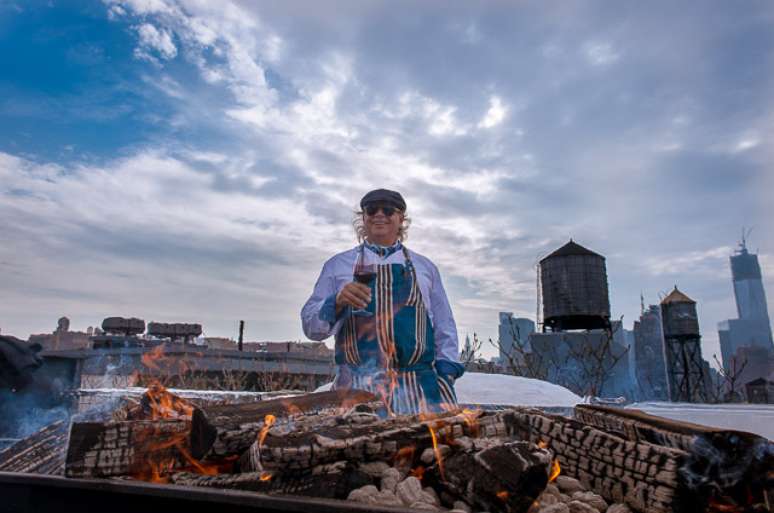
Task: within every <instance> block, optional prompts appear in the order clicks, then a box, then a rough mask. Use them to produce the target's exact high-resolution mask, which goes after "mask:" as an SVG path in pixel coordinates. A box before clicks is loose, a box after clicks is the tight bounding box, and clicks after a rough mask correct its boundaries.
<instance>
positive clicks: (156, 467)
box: [134, 382, 233, 483]
mask: <svg viewBox="0 0 774 513" xmlns="http://www.w3.org/2000/svg"><path fill="white" fill-rule="evenodd" d="M143 400H144V401H147V409H149V410H150V411H149V417H150V419H151V420H190V418H191V415H192V414H193V406H192V405H191V404H190V403H189V402H188V401H186V400H185V399H182V398H180V397H178V396H176V395H174V394H172V393H170V392H169V391H168V390H167V389H166V388H164V387H163V386H162V385H161V384H160V383H158V382H154V383H153V384H151V386H150V387H149V388H148V390H147V391H146V392H145V395H144V396H143ZM137 443H140V444H143V445H145V447H146V449H145V450H144V451H142V452H143V454H148V457H147V459H146V460H144V461H142V462H140V467H142V469H141V470H139V471H138V472H137V473H136V474H135V475H134V477H136V478H137V479H142V480H144V481H150V482H153V483H167V482H169V477H168V474H169V473H170V472H172V470H173V469H175V468H178V467H180V466H181V463H184V464H186V465H187V467H188V468H189V469H190V470H191V471H193V472H196V473H198V474H206V475H215V474H217V473H218V471H219V466H218V465H215V464H203V463H201V462H200V461H198V460H197V459H196V458H194V457H193V456H191V453H190V451H189V450H188V432H187V431H181V432H179V433H169V432H164V430H162V428H161V427H159V426H157V427H155V428H154V429H152V430H151V431H149V432H148V433H144V434H143V436H142V438H141V439H139V440H137ZM170 449H175V450H174V451H170ZM231 463H233V462H231Z"/></svg>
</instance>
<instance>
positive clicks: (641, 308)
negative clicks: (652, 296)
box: [640, 291, 645, 315]
mask: <svg viewBox="0 0 774 513" xmlns="http://www.w3.org/2000/svg"><path fill="white" fill-rule="evenodd" d="M644 313H645V296H643V295H642V291H640V315H642V314H644Z"/></svg>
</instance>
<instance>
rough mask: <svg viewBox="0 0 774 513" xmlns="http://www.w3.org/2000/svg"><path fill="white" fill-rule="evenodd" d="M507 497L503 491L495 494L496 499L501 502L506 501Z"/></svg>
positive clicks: (507, 494) (506, 493)
mask: <svg viewBox="0 0 774 513" xmlns="http://www.w3.org/2000/svg"><path fill="white" fill-rule="evenodd" d="M509 496H510V494H509V493H508V492H507V491H505V490H500V491H499V492H497V498H498V499H500V500H501V501H507V500H508V497H509Z"/></svg>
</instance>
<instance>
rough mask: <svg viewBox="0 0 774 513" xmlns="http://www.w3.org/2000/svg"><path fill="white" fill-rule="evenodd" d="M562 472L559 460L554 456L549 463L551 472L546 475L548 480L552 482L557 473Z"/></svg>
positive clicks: (557, 475)
mask: <svg viewBox="0 0 774 513" xmlns="http://www.w3.org/2000/svg"><path fill="white" fill-rule="evenodd" d="M561 472H562V467H560V466H559V460H558V459H556V458H554V462H553V463H552V464H551V474H550V475H549V476H548V482H549V483H553V482H554V481H555V480H556V478H557V477H559V474H560V473H561Z"/></svg>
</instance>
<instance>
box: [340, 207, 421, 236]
mask: <svg viewBox="0 0 774 513" xmlns="http://www.w3.org/2000/svg"><path fill="white" fill-rule="evenodd" d="M409 226H411V218H410V217H408V216H407V215H406V213H405V212H403V222H402V223H401V224H400V228H398V240H399V241H401V242H403V241H405V240H406V239H408V229H409ZM352 228H354V229H355V236H356V237H357V241H358V242H363V241H364V240H365V237H366V233H365V223H364V222H363V211H362V210H355V212H354V217H353V218H352Z"/></svg>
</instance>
